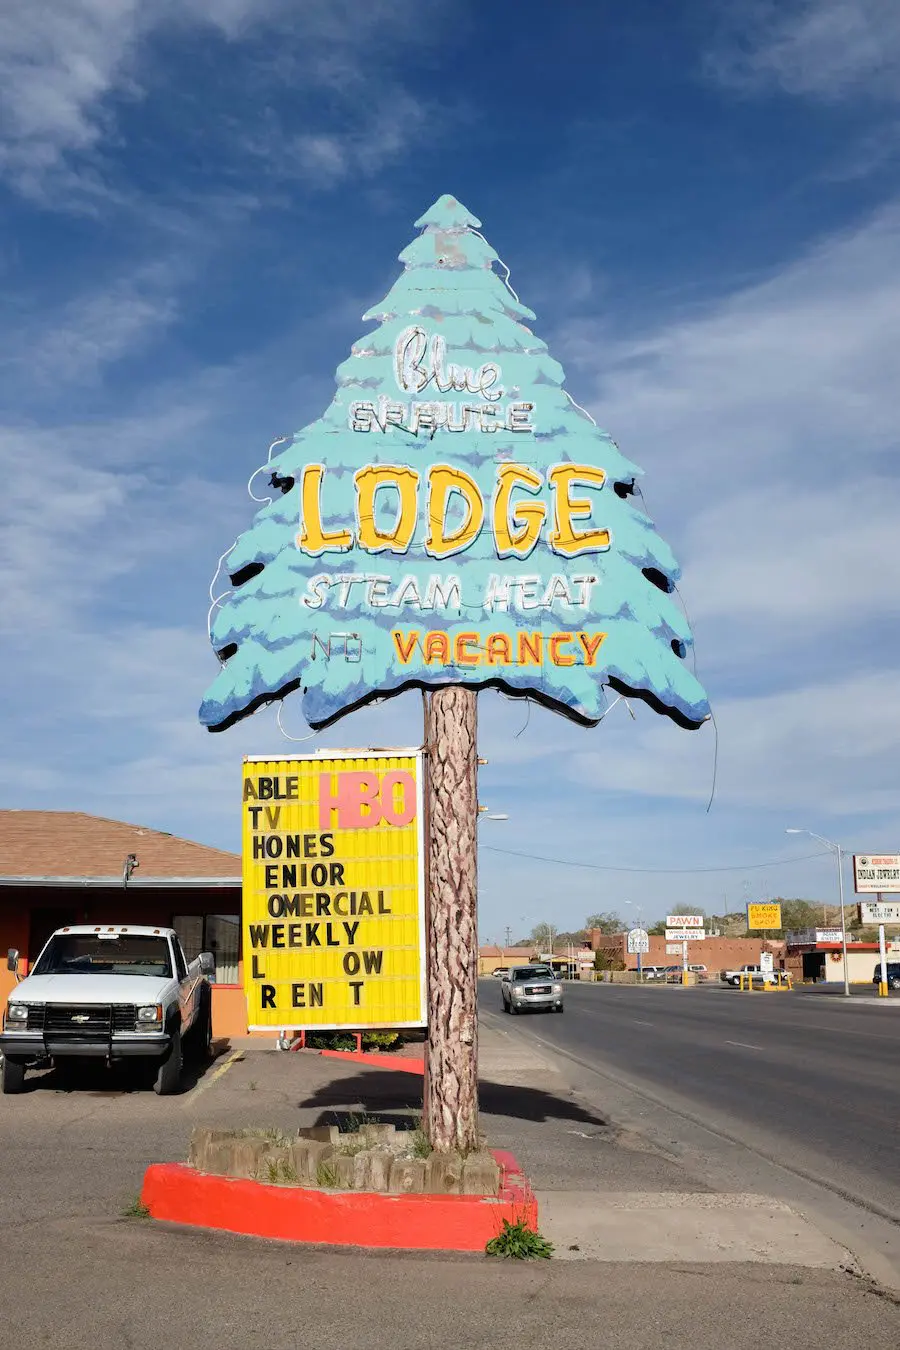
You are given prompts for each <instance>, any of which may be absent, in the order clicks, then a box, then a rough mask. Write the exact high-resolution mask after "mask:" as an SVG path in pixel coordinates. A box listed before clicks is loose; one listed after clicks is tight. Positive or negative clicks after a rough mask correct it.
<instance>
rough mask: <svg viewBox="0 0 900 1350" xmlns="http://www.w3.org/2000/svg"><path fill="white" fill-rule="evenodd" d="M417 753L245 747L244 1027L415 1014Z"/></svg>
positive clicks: (421, 1007) (420, 860)
mask: <svg viewBox="0 0 900 1350" xmlns="http://www.w3.org/2000/svg"><path fill="white" fill-rule="evenodd" d="M422 791H423V780H422V756H421V754H420V753H419V752H418V751H416V750H398V751H370V752H360V753H350V752H343V751H336V752H333V753H332V752H328V753H323V754H321V755H299V756H292V757H291V758H289V759H280V760H264V759H257V758H253V757H250V758H245V759H244V781H243V808H242V809H243V837H242V844H243V869H242V870H243V891H244V899H243V929H244V951H243V957H244V990H245V993H246V995H247V1009H248V1022H249V1026H250V1030H251V1031H262V1030H267V1029H269V1028H283V1029H285V1030H288V1029H298V1030H299V1029H301V1028H309V1027H316V1028H318V1029H320V1030H323V1031H326V1030H334V1029H337V1028H339V1027H352V1028H353V1029H354V1030H361V1029H364V1028H367V1027H418V1026H424V1024H425V1016H426V1014H425V950H424V946H425V915H424V894H425V886H424V849H423V846H422V823H423V809H422Z"/></svg>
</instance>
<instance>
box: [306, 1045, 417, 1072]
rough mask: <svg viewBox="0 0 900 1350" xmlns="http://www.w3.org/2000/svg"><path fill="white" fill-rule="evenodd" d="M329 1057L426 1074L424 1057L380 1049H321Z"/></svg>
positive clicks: (379, 1067) (321, 1053) (377, 1067)
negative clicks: (414, 1057)
mask: <svg viewBox="0 0 900 1350" xmlns="http://www.w3.org/2000/svg"><path fill="white" fill-rule="evenodd" d="M319 1054H320V1055H325V1056H327V1058H328V1059H349V1060H350V1061H351V1062H352V1063H354V1064H368V1065H369V1066H370V1067H372V1068H375V1069H399V1071H400V1072H401V1073H417V1074H420V1075H421V1074H424V1072H425V1061H424V1059H401V1058H400V1056H399V1055H389V1054H382V1053H381V1052H380V1051H378V1050H320V1051H319Z"/></svg>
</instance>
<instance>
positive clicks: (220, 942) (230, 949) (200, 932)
mask: <svg viewBox="0 0 900 1350" xmlns="http://www.w3.org/2000/svg"><path fill="white" fill-rule="evenodd" d="M172 927H173V928H174V929H175V932H176V933H177V934H178V936H179V938H180V939H181V945H182V947H183V948H184V954H185V956H186V957H187V959H188V961H195V960H196V959H197V957H198V956H199V955H200V953H201V952H212V954H213V956H214V957H215V958H216V973H215V977H214V978H215V981H216V983H217V984H237V982H238V955H239V952H240V940H241V918H240V915H239V914H176V915H175V917H174V918H173V919H172Z"/></svg>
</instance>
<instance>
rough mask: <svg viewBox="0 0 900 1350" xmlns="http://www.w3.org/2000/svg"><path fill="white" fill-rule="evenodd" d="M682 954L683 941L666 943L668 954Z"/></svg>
mask: <svg viewBox="0 0 900 1350" xmlns="http://www.w3.org/2000/svg"><path fill="white" fill-rule="evenodd" d="M680 955H681V943H680V942H667V943H666V956H680Z"/></svg>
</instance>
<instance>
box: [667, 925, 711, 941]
mask: <svg viewBox="0 0 900 1350" xmlns="http://www.w3.org/2000/svg"><path fill="white" fill-rule="evenodd" d="M705 937H706V934H705V933H702V932H701V933H698V932H697V930H696V928H667V929H666V942H702V941H703V939H704V938H705Z"/></svg>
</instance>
